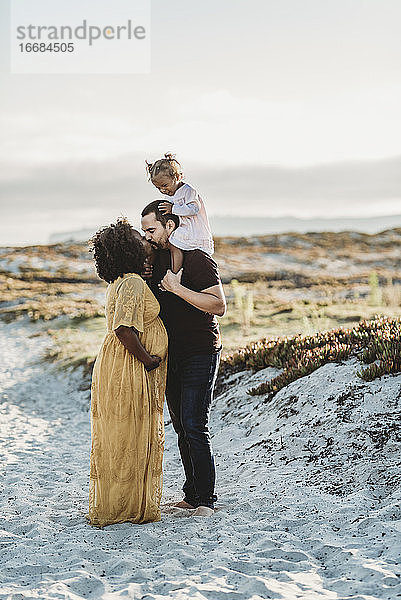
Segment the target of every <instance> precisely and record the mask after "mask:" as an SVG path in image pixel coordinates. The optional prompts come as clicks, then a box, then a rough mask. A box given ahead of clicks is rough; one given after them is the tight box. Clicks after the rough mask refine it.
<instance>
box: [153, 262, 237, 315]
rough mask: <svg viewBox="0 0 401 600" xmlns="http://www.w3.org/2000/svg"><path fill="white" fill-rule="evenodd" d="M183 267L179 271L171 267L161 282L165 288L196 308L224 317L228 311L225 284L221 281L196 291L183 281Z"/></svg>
mask: <svg viewBox="0 0 401 600" xmlns="http://www.w3.org/2000/svg"><path fill="white" fill-rule="evenodd" d="M181 276H182V269H180V270H179V271H178V273H173V272H172V271H170V269H169V270H168V271H167V273H166V275H165V276H164V277H163V279H162V281H161V284H162V286H163V288H164V289H165V290H167V291H168V292H172V293H173V294H176V295H177V296H179V297H180V298H182V299H183V300H185V302H188V304H192V306H195V308H198V309H199V310H203V312H207V313H211V314H212V315H217V316H218V317H222V316H223V315H224V313H225V312H226V298H225V296H224V291H223V286H222V285H221V283H219V284H218V285H212V287H209V288H206V289H204V290H201V291H200V292H194V291H193V290H190V289H189V288H187V287H184V286H183V285H182V283H181Z"/></svg>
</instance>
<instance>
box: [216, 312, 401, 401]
mask: <svg viewBox="0 0 401 600" xmlns="http://www.w3.org/2000/svg"><path fill="white" fill-rule="evenodd" d="M351 355H355V356H358V357H359V358H360V360H361V361H362V362H365V363H367V364H370V366H369V367H367V368H366V369H363V370H361V371H360V372H358V375H359V376H360V377H361V378H363V379H365V380H368V381H369V380H371V379H374V378H375V377H380V376H381V375H383V374H389V373H398V372H401V358H400V357H401V319H391V318H387V317H379V316H378V317H375V318H374V319H373V320H370V321H361V322H360V323H358V325H356V326H355V327H352V328H350V329H343V328H339V329H332V330H330V331H325V332H319V333H316V334H314V335H311V336H300V335H298V336H293V337H286V338H273V339H263V340H260V341H259V342H254V343H252V344H249V345H248V346H246V347H245V348H242V349H240V350H239V351H238V352H235V353H233V354H231V355H228V356H227V357H225V359H224V360H223V361H222V365H221V373H222V374H223V375H226V374H229V373H233V372H238V371H241V370H244V369H250V370H252V371H254V372H256V371H259V370H261V369H264V368H266V367H276V368H279V369H282V370H283V371H282V373H280V375H278V376H277V377H274V378H273V379H271V380H270V381H268V382H266V383H262V384H260V385H259V386H257V387H255V388H252V389H250V390H249V391H248V393H249V394H251V395H260V394H270V395H274V394H275V393H277V392H278V391H279V390H280V389H282V388H283V387H285V386H286V385H288V384H289V383H291V382H292V381H295V380H296V379H299V378H300V377H304V376H305V375H309V374H310V373H312V372H313V371H315V370H316V369H318V368H319V367H321V366H323V365H324V364H326V363H328V362H338V361H341V360H344V359H345V358H348V357H349V356H351ZM377 360H378V361H379V363H378V364H376V362H374V361H377Z"/></svg>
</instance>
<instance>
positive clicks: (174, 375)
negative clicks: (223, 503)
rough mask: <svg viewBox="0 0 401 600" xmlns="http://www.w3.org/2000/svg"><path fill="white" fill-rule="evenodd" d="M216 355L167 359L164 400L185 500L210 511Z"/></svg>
mask: <svg viewBox="0 0 401 600" xmlns="http://www.w3.org/2000/svg"><path fill="white" fill-rule="evenodd" d="M220 354H221V353H220V352H218V353H217V354H205V355H196V356H187V357H185V356H184V357H183V356H178V355H177V354H174V352H171V354H170V355H169V359H168V375H167V388H166V398H167V404H168V408H169V411H170V416H171V420H172V423H173V427H174V429H175V431H176V433H177V434H178V447H179V450H180V454H181V460H182V463H183V465H184V471H185V477H186V481H185V484H184V487H183V490H184V494H185V500H186V501H187V502H188V503H189V504H191V505H192V506H195V507H196V506H209V507H210V508H213V505H214V502H215V501H216V500H217V496H216V495H215V493H214V486H215V481H216V471H215V466H214V458H213V452H212V446H211V442H210V433H209V414H210V407H211V402H212V397H213V389H214V385H215V383H216V377H217V370H218V367H219V362H220Z"/></svg>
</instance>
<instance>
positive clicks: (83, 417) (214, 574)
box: [0, 320, 401, 600]
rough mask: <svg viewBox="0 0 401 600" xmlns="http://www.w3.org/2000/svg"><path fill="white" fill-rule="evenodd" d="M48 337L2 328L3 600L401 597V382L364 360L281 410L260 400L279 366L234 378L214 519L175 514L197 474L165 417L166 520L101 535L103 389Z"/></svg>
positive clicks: (336, 369)
mask: <svg viewBox="0 0 401 600" xmlns="http://www.w3.org/2000/svg"><path fill="white" fill-rule="evenodd" d="M40 328H41V325H40V324H34V323H28V322H27V321H25V320H23V321H18V322H16V323H9V324H4V323H0V354H1V356H2V357H3V359H2V362H1V366H0V389H1V419H0V423H1V436H0V444H1V455H2V463H3V466H2V471H3V473H2V494H1V502H2V507H1V514H0V536H1V537H0V545H1V563H0V565H1V566H0V597H1V598H8V599H12V600H17V599H28V598H49V599H50V598H69V599H71V600H78V599H80V598H104V599H111V598H120V597H121V598H135V599H138V600H139V599H142V600H150V599H155V600H161V599H165V598H166V599H167V598H175V599H177V600H184V599H185V600H186V599H189V598H191V599H192V598H193V599H195V600H204V599H206V600H220V599H224V600H234V599H238V600H245V599H246V600H264V599H267V598H275V599H279V598H285V599H288V600H292V599H304V600H312V599H315V598H316V599H317V598H330V599H337V600H340V599H343V600H345V599H353V600H362V599H363V600H376V599H380V600H387V599H389V600H390V599H395V598H398V597H400V596H401V578H400V576H401V564H400V554H401V507H400V501H401V494H400V488H399V480H400V459H399V457H400V443H401V436H400V430H399V416H400V413H399V402H400V385H401V375H398V376H395V377H391V376H387V377H384V378H382V379H379V380H375V381H373V382H370V383H366V382H363V381H362V380H361V379H359V378H358V377H357V376H356V371H357V364H356V362H357V361H355V359H351V360H348V361H346V362H344V363H343V364H330V365H325V366H324V367H322V368H320V369H318V370H317V371H315V372H314V373H312V374H311V375H309V376H308V377H304V378H302V379H300V380H298V381H295V382H294V383H292V384H290V385H289V386H287V387H286V388H284V389H283V390H281V391H280V392H279V393H278V394H277V395H276V396H275V398H274V399H273V401H271V402H269V403H266V401H265V399H264V398H263V397H262V396H249V395H247V393H246V390H247V389H248V388H249V387H252V386H254V385H256V384H257V383H258V382H260V381H265V380H266V379H268V378H269V377H271V376H273V375H275V374H277V371H276V370H275V369H265V370H264V371H259V372H258V373H256V374H253V375H252V374H251V373H250V372H243V373H236V374H234V375H231V376H230V377H229V379H228V381H226V382H225V384H224V385H225V391H224V392H223V393H222V394H221V395H220V396H219V397H218V398H217V399H216V400H215V403H214V407H213V414H212V432H213V444H214V449H215V454H216V462H217V472H218V494H219V500H218V504H217V509H218V510H217V511H216V513H215V515H214V516H213V517H212V518H209V519H205V518H202V517H193V516H191V512H190V511H184V510H179V509H174V508H172V507H171V503H173V502H174V501H175V500H178V499H180V498H181V493H180V488H181V485H182V479H183V478H182V472H181V466H180V462H179V459H178V454H177V449H176V439H175V434H174V432H173V430H172V427H171V425H169V424H168V414H167V412H166V421H167V427H166V452H165V467H164V496H163V510H162V520H161V522H159V523H154V524H148V525H141V526H137V525H132V524H121V525H113V526H109V527H106V528H104V529H103V530H100V529H95V528H92V527H90V526H89V525H88V524H87V522H86V520H85V513H86V511H87V492H88V473H89V462H88V461H89V443H90V430H89V396H88V391H87V390H81V391H80V389H79V388H80V385H81V381H82V375H81V372H80V369H76V370H75V371H70V372H67V373H65V372H61V371H59V370H57V368H56V367H55V366H54V365H52V364H47V363H43V362H42V361H41V360H40V359H41V356H42V355H43V352H44V351H45V350H46V348H47V346H48V345H49V344H51V343H52V342H51V339H50V338H49V337H48V336H47V335H41V336H39V337H37V336H35V335H34V334H35V333H36V332H37V331H39V330H40ZM32 335H34V337H32ZM397 407H398V408H397ZM397 411H398V412H397ZM391 419H393V421H391ZM391 422H392V423H393V426H392V427H391ZM381 425H382V429H380V426H381ZM380 431H382V434H383V435H384V433H385V432H387V433H386V435H387V437H386V438H385V439H384V440H383V439H381V438H380ZM397 485H398V488H397Z"/></svg>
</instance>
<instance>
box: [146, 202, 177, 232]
mask: <svg viewBox="0 0 401 600" xmlns="http://www.w3.org/2000/svg"><path fill="white" fill-rule="evenodd" d="M160 202H162V200H153V202H151V203H150V204H148V205H147V206H145V208H144V209H143V211H142V212H141V216H142V217H146V215H150V214H152V213H154V214H155V217H156V221H160V223H162V225H164V226H166V224H167V221H174V223H175V226H176V227H178V225H179V224H180V217H179V216H178V215H173V213H168V214H167V215H163V214H162V213H161V212H160V210H159V204H160Z"/></svg>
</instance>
